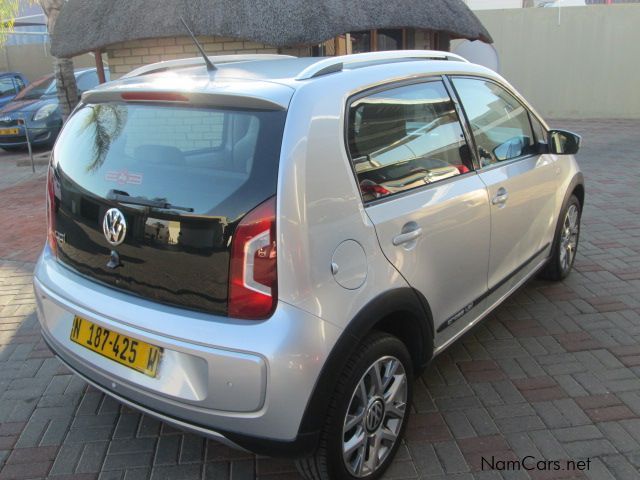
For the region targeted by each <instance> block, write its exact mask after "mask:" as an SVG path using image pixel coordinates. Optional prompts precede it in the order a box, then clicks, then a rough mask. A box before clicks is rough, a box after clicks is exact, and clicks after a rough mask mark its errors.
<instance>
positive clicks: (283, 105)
mask: <svg viewBox="0 0 640 480" xmlns="http://www.w3.org/2000/svg"><path fill="white" fill-rule="evenodd" d="M211 61H212V62H213V63H214V64H215V67H214V68H211V67H212V66H211V65H209V66H208V67H205V63H204V61H203V59H191V60H179V61H172V62H164V63H160V64H155V65H151V66H148V67H144V68H142V69H139V70H136V71H134V72H132V73H131V74H129V75H128V76H127V77H126V78H123V79H121V80H119V81H117V82H114V83H111V84H108V85H105V86H103V87H101V88H98V89H96V90H93V91H91V92H88V93H86V94H84V95H83V98H82V103H81V105H80V106H79V107H78V108H77V109H76V111H75V112H74V114H73V115H72V116H71V118H70V119H69V121H68V122H67V124H66V126H65V128H64V129H63V131H62V134H61V135H60V138H59V140H58V142H57V144H56V146H55V149H54V151H53V154H52V159H51V165H50V168H49V177H48V240H47V244H46V246H45V249H44V252H43V253H42V256H41V257H40V259H39V262H38V265H37V267H36V272H35V280H34V285H35V290H36V295H37V301H38V314H39V319H40V322H41V324H42V331H43V335H44V338H45V340H46V341H47V343H48V344H49V346H50V347H51V349H52V350H53V351H54V352H55V353H56V354H57V355H58V356H59V357H60V359H61V360H62V361H63V362H64V363H65V364H66V365H68V366H69V368H70V369H72V370H73V371H74V372H76V373H77V374H78V375H80V376H81V377H83V378H84V379H85V380H86V381H88V382H89V383H91V384H93V385H95V386H96V387H97V388H99V389H101V390H103V391H105V392H106V393H107V394H109V395H111V396H113V397H114V398H116V399H118V400H119V401H120V402H122V403H124V404H127V405H130V406H132V407H134V408H137V409H139V410H141V411H143V412H145V413H146V414H149V415H153V416H155V417H157V418H159V419H161V420H163V421H165V422H168V423H171V424H173V425H176V426H178V427H180V428H184V429H187V430H191V431H194V432H199V433H201V434H203V435H207V436H209V437H212V438H214V439H217V440H219V441H221V442H224V443H226V444H230V445H233V446H236V447H240V448H244V449H247V450H250V451H254V452H257V453H260V454H266V455H273V456H290V457H294V458H297V459H298V460H297V461H298V465H299V468H300V471H301V473H302V474H303V475H304V476H305V477H307V478H309V479H354V478H378V477H379V476H380V475H382V473H383V472H384V470H385V469H386V467H387V466H388V465H389V464H390V462H391V461H392V458H393V456H394V454H395V452H396V450H397V448H398V446H399V443H400V439H401V437H402V435H403V431H404V429H405V427H406V424H407V418H408V415H409V411H410V409H411V399H412V389H413V385H414V377H415V376H416V374H417V373H419V372H420V370H421V369H422V368H424V367H425V366H427V364H428V363H429V362H430V361H431V360H432V359H433V358H434V357H435V356H436V355H438V354H439V353H440V352H442V351H443V350H444V349H446V348H447V347H448V346H449V345H451V344H452V343H453V342H454V341H455V340H456V339H458V338H459V337H460V336H461V335H462V334H464V333H465V332H466V331H468V330H469V329H470V328H472V327H473V326H474V325H476V324H477V323H478V322H479V321H480V320H482V318H483V317H485V316H486V315H487V314H488V313H489V312H491V311H492V310H493V309H494V308H496V307H497V306H498V305H499V304H500V303H501V302H502V301H503V300H504V299H506V298H507V297H508V296H509V295H510V294H511V293H512V292H513V291H515V290H516V289H517V288H518V287H520V286H521V285H522V284H523V283H524V282H526V281H527V279H529V278H531V277H532V276H533V275H535V274H536V273H539V274H540V275H542V276H543V277H545V278H547V279H550V280H560V279H562V278H564V277H565V276H566V275H567V274H569V271H570V270H571V268H572V265H573V262H574V259H575V254H576V248H577V245H578V237H579V232H580V230H579V227H580V216H581V211H582V206H583V203H584V195H585V193H584V186H583V177H582V174H581V173H580V170H579V168H578V165H577V163H576V161H575V159H574V157H573V154H575V153H576V152H577V150H578V147H579V144H580V138H579V137H578V136H576V135H574V134H572V133H569V132H566V131H561V130H549V128H548V127H547V125H546V123H545V122H544V121H543V120H542V119H541V118H540V116H539V115H538V114H537V113H536V112H535V111H534V110H533V108H531V106H530V105H529V104H528V103H527V102H526V101H525V100H524V99H523V98H522V97H521V96H520V95H519V94H518V93H517V92H516V91H515V90H514V89H513V88H512V87H511V86H510V85H509V84H508V83H507V82H506V81H505V80H504V79H503V78H501V77H500V76H498V75H497V74H496V73H494V72H492V71H490V70H487V69H486V68H483V67H481V66H478V65H473V64H470V63H467V62H466V61H464V60H463V59H462V58H460V57H457V56H455V55H452V54H449V53H445V52H428V51H401V52H380V53H371V54H362V55H353V56H348V57H337V58H326V59H318V58H292V57H284V56H229V57H218V58H211Z"/></svg>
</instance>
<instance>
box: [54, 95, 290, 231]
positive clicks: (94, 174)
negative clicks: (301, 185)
mask: <svg viewBox="0 0 640 480" xmlns="http://www.w3.org/2000/svg"><path fill="white" fill-rule="evenodd" d="M285 116H286V113H285V112H275V111H246V110H223V109H209V108H195V107H175V106H162V105H142V104H121V103H117V104H96V105H87V106H84V107H83V108H81V109H80V110H79V111H77V112H76V113H75V114H74V115H73V116H72V117H71V118H70V119H69V121H68V122H67V125H66V126H65V128H64V130H63V132H62V135H61V137H60V140H59V141H58V143H57V145H56V150H55V159H56V161H57V162H59V163H60V165H61V167H62V168H63V170H64V172H65V173H66V176H67V178H68V179H69V180H71V181H73V182H75V183H76V184H77V185H78V186H80V187H81V188H82V189H83V190H88V191H90V192H92V193H93V194H95V195H98V196H101V197H103V198H109V196H110V195H113V194H114V193H117V194H118V195H130V196H132V197H142V198H145V199H149V200H157V199H162V200H163V201H166V202H167V203H169V204H171V205H174V206H177V207H180V209H182V210H183V211H186V212H189V213H193V214H196V215H213V216H221V217H224V221H225V222H226V221H228V222H231V221H233V220H235V219H237V218H239V217H240V216H242V215H243V214H244V213H246V212H247V211H249V210H251V209H252V208H253V207H255V206H256V205H258V204H259V203H260V202H262V201H264V200H266V199H267V198H269V197H270V196H272V195H274V194H275V193H276V184H277V172H278V160H279V155H280V144H281V141H282V132H283V129H284V120H285Z"/></svg>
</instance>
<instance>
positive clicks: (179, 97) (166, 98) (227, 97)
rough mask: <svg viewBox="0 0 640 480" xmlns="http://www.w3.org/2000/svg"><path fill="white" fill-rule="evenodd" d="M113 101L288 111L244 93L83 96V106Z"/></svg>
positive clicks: (120, 91)
mask: <svg viewBox="0 0 640 480" xmlns="http://www.w3.org/2000/svg"><path fill="white" fill-rule="evenodd" d="M114 102H131V103H146V104H149V103H155V104H165V105H166V104H172V105H198V106H205V107H215V108H241V109H247V110H278V111H284V110H286V109H287V105H282V104H280V103H277V102H275V101H272V100H269V99H267V98H262V97H256V96H251V95H245V94H221V93H215V92H211V93H206V92H181V91H171V90H156V89H140V88H130V89H117V90H90V91H88V92H86V93H83V94H82V103H83V104H88V103H114Z"/></svg>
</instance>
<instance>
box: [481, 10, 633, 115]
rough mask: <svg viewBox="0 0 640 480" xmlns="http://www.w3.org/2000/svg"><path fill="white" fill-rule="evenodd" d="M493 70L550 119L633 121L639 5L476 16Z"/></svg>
mask: <svg viewBox="0 0 640 480" xmlns="http://www.w3.org/2000/svg"><path fill="white" fill-rule="evenodd" d="M476 14H477V15H478V18H479V19H480V21H481V22H482V23H483V24H484V26H485V27H486V28H487V29H488V30H489V32H490V33H491V35H492V37H493V39H494V42H495V43H494V46H495V47H496V49H497V51H498V55H499V57H500V73H501V74H502V75H503V76H504V77H506V78H507V80H509V81H510V82H511V83H512V84H513V85H514V86H515V87H516V88H517V89H518V90H519V91H520V92H521V93H522V94H523V95H524V96H525V97H526V98H527V99H528V100H530V101H531V103H532V104H533V105H534V107H535V108H536V109H537V110H539V111H540V113H542V114H543V115H544V116H546V117H549V118H640V93H638V85H639V83H640V62H639V61H638V59H639V58H640V28H638V25H640V3H637V4H620V5H591V6H585V7H571V8H560V9H558V8H521V9H508V10H490V11H489V10H486V11H478V12H476Z"/></svg>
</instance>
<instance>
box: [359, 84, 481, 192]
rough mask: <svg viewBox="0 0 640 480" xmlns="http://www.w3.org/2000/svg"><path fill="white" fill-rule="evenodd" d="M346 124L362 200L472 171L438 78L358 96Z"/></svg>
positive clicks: (463, 143) (452, 105)
mask: <svg viewBox="0 0 640 480" xmlns="http://www.w3.org/2000/svg"><path fill="white" fill-rule="evenodd" d="M348 122H349V123H348V144H349V153H350V156H351V160H352V162H353V165H354V169H355V172H356V175H357V177H358V183H359V185H360V190H361V192H362V196H363V199H364V200H365V202H366V201H371V200H375V199H378V198H382V197H386V196H389V195H392V194H395V193H400V192H404V191H407V190H411V189H413V188H418V187H421V186H424V185H428V184H431V183H434V182H437V181H439V180H445V179H447V178H451V177H456V176H458V175H462V174H464V173H467V172H469V171H470V169H471V161H470V158H469V150H468V148H467V144H466V141H465V138H464V134H463V131H462V127H461V125H460V121H459V119H458V115H457V113H456V109H455V106H454V103H453V102H452V100H451V97H450V96H449V94H448V93H447V90H446V89H445V87H444V84H443V83H442V82H441V81H432V82H426V83H420V84H414V85H407V86H402V87H397V88H393V89H390V90H385V91H382V92H379V93H375V94H372V95H370V96H367V97H364V98H360V99H357V100H355V101H354V102H353V103H352V104H351V106H350V108H349V117H348Z"/></svg>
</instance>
